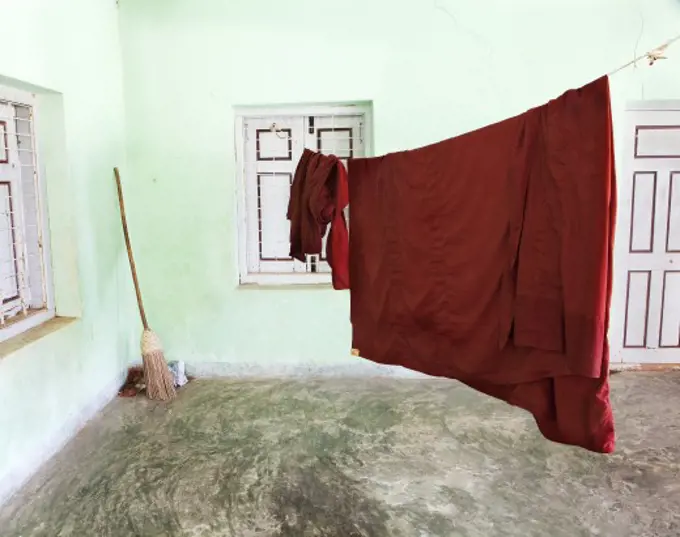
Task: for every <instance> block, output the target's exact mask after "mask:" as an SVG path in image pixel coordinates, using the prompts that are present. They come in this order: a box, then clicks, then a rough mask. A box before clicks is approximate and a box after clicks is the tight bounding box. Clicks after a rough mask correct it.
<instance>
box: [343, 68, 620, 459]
mask: <svg viewBox="0 0 680 537" xmlns="http://www.w3.org/2000/svg"><path fill="white" fill-rule="evenodd" d="M611 128H612V126H611V111H610V101H609V83H608V79H607V78H606V77H605V78H601V79H599V80H597V81H595V82H593V83H591V84H589V85H587V86H585V87H583V88H581V89H578V90H571V91H568V92H566V93H565V94H564V95H562V96H561V97H559V98H558V99H555V100H553V101H550V102H549V103H548V104H545V105H543V106H540V107H537V108H534V109H532V110H530V111H528V112H526V113H524V114H522V115H520V116H517V117H514V118H511V119H508V120H505V121H502V122H500V123H497V124H494V125H491V126H488V127H485V128H482V129H479V130H477V131H474V132H470V133H467V134H464V135H462V136H458V137H455V138H452V139H449V140H445V141H443V142H440V143H436V144H433V145H429V146H427V147H423V148H420V149H415V150H412V151H403V152H398V153H392V154H389V155H386V156H382V157H375V158H365V159H354V160H350V163H349V199H350V221H351V222H352V230H351V234H350V251H349V270H350V280H351V284H352V285H351V320H352V326H353V347H354V348H355V349H356V352H357V353H358V354H359V355H360V356H362V357H364V358H367V359H369V360H372V361H374V362H379V363H383V364H394V365H401V366H404V367H407V368H409V369H412V370H416V371H420V372H423V373H427V374H429V375H435V376H440V377H448V378H453V379H458V380H460V381H462V382H464V383H465V384H467V385H469V386H471V387H473V388H475V389H477V390H479V391H482V392H484V393H486V394H489V395H492V396H494V397H497V398H500V399H502V400H504V401H507V402H508V403H510V404H512V405H517V406H519V407H521V408H524V409H526V410H528V411H529V412H531V413H532V414H533V415H534V417H535V419H536V422H537V424H538V426H539V428H540V430H541V431H542V433H543V434H544V435H545V436H546V437H547V438H549V439H551V440H554V441H556V442H562V443H565V444H572V445H577V446H581V447H583V448H586V449H588V450H592V451H596V452H603V453H609V452H611V451H613V449H614V423H613V416H612V410H611V406H610V402H609V384H608V372H609V347H608V342H607V330H608V325H609V303H610V296H611V282H612V247H613V239H614V223H615V211H616V185H615V173H614V163H613V158H614V157H613V145H612V132H611Z"/></svg>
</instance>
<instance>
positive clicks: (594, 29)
mask: <svg viewBox="0 0 680 537" xmlns="http://www.w3.org/2000/svg"><path fill="white" fill-rule="evenodd" d="M436 5H437V2H434V1H423V0H403V1H399V2H394V1H390V0H372V1H369V2H366V1H365V0H361V1H360V0H347V1H345V2H342V3H340V4H339V3H337V2H335V3H332V2H319V1H318V0H288V1H286V2H281V1H278V0H268V1H265V0H231V1H226V0H121V32H122V43H123V51H124V52H123V58H124V80H125V103H126V111H127V143H128V146H127V147H128V158H129V170H128V171H129V173H130V174H131V176H132V177H133V185H132V188H131V189H130V196H131V200H130V211H131V213H132V215H133V216H132V219H133V224H134V235H135V240H136V244H137V246H138V250H139V259H138V262H139V265H140V270H141V276H142V280H143V283H144V285H146V296H147V300H148V302H149V310H150V315H151V319H152V321H153V323H154V324H155V326H156V328H157V330H158V331H159V332H160V333H161V335H162V337H163V340H164V342H165V344H166V346H167V349H168V354H169V355H170V356H172V357H178V358H179V357H181V358H183V359H185V360H187V362H189V363H198V362H220V361H221V362H230V363H238V364H244V365H250V366H259V367H265V368H266V367H268V366H272V365H276V366H281V365H286V364H296V363H297V364H299V363H306V364H308V363H316V364H325V365H331V364H341V363H348V362H349V360H351V358H350V356H349V350H350V333H351V331H350V325H349V299H348V295H347V294H345V293H340V292H334V291H332V290H330V289H306V290H292V289H278V290H272V289H262V290H251V289H248V290H244V289H239V288H238V270H237V260H236V256H237V250H236V228H235V222H236V214H235V165H234V160H235V159H234V126H233V107H234V106H237V105H254V104H275V103H305V102H314V103H316V102H330V101H354V100H372V101H373V103H374V133H375V137H374V138H375V150H376V153H377V154H380V153H384V152H388V151H392V150H398V149H403V148H409V147H415V146H418V145H422V144H427V143H430V142H434V141H437V140H440V139H443V138H447V137H450V136H453V135H456V134H459V133H463V132H465V131H468V130H471V129H474V128H477V127H480V126H483V125H485V124H488V123H491V122H495V121H498V120H501V119H504V118H506V117H508V116H511V115H514V114H517V113H520V112H522V111H524V110H526V109H527V108H529V107H532V106H535V105H538V104H541V103H543V102H545V101H546V100H548V99H550V98H552V97H555V96H557V95H559V94H560V93H561V92H563V91H565V90H566V89H568V88H571V87H577V86H580V85H582V84H585V83H587V82H588V81H590V80H592V79H594V78H597V77H599V76H600V75H602V74H604V73H607V72H608V71H610V70H612V69H614V68H616V67H618V66H620V65H622V64H624V63H625V62H627V61H629V60H630V59H632V57H633V54H634V52H635V49H636V43H637V51H638V52H639V53H641V52H644V51H645V50H649V49H650V48H653V47H655V46H657V45H659V44H661V43H663V42H664V41H665V40H666V39H668V38H669V37H671V36H672V35H675V34H676V33H678V31H679V30H678V29H679V28H680V4H679V3H678V2H677V1H673V0H644V1H642V0H637V1H632V0H628V1H623V0H598V1H592V0H588V1H586V0H580V1H574V0H562V1H552V2H545V1H544V0H522V1H515V2H507V1H506V0H486V1H485V2H454V1H453V0H439V2H438V5H440V6H445V7H446V8H447V9H448V10H449V11H450V13H451V15H452V16H450V15H448V14H447V13H445V12H444V11H442V10H441V9H437V8H436ZM638 41H639V42H638ZM669 56H670V59H668V60H664V61H662V62H660V63H659V64H657V65H656V66H654V68H652V69H648V68H646V65H645V64H644V62H642V63H641V64H640V66H639V68H638V69H632V68H629V69H628V70H627V71H625V72H622V73H620V74H618V75H616V77H615V78H614V79H613V81H612V91H613V106H614V109H615V113H616V118H615V121H616V122H617V125H616V134H617V139H620V131H621V129H620V124H621V121H620V117H621V111H622V110H623V108H624V106H625V103H626V101H627V100H637V99H642V98H645V99H673V98H675V99H677V98H680V76H679V75H678V73H680V44H678V45H676V47H675V48H673V49H671V50H670V51H669Z"/></svg>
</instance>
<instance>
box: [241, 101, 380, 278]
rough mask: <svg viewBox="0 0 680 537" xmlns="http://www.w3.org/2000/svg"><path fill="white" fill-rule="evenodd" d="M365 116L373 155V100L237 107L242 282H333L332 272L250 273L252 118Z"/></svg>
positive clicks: (368, 149)
mask: <svg viewBox="0 0 680 537" xmlns="http://www.w3.org/2000/svg"><path fill="white" fill-rule="evenodd" d="M357 115H360V116H363V118H364V154H365V156H372V155H373V145H372V142H373V116H372V106H371V104H370V103H356V104H351V103H349V104H347V103H343V104H326V105H295V106H262V107H251V106H245V107H236V108H235V118H234V119H235V121H234V127H235V138H234V140H235V144H234V145H235V152H236V200H237V207H236V214H237V224H236V232H237V237H236V240H237V244H238V274H239V283H240V285H261V286H281V285H286V286H288V285H295V286H296V285H302V286H310V285H330V284H331V281H332V274H331V273H328V272H317V273H313V272H311V273H310V272H307V273H303V272H299V273H292V272H281V273H264V272H249V270H248V263H247V256H248V228H247V204H246V180H247V178H246V171H245V167H246V163H245V161H244V155H245V151H246V140H245V137H244V126H245V124H246V123H247V121H248V119H256V118H262V117H268V116H271V117H279V118H280V117H289V116H294V117H299V116H335V117H341V116H357Z"/></svg>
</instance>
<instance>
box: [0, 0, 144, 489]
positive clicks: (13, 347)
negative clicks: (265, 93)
mask: <svg viewBox="0 0 680 537" xmlns="http://www.w3.org/2000/svg"><path fill="white" fill-rule="evenodd" d="M0 35H1V36H2V37H1V40H2V43H3V53H2V54H0V85H8V84H9V85H14V86H17V87H20V88H24V89H33V90H35V91H36V92H37V94H38V97H39V108H38V114H39V115H38V117H37V119H36V121H37V125H38V130H39V133H38V134H39V140H38V142H39V145H40V148H41V150H42V157H43V164H44V166H45V171H46V180H47V188H48V206H49V212H50V230H51V236H52V250H53V265H54V268H55V285H56V296H57V309H58V313H59V314H60V315H66V316H75V317H78V319H76V320H75V321H73V322H70V323H51V325H50V326H49V327H46V328H49V330H43V332H45V333H46V335H43V337H39V338H34V341H33V342H28V343H27V342H26V341H24V340H23V339H21V338H18V339H17V341H13V340H10V342H8V343H5V344H2V345H0V349H1V350H2V353H3V355H2V356H0V500H1V497H2V495H3V493H6V492H7V490H8V489H11V488H12V487H13V486H14V485H15V484H16V483H18V482H20V481H21V480H22V479H24V478H25V477H26V476H27V475H28V474H29V473H30V471H31V470H33V469H35V468H34V467H35V465H36V464H38V463H39V462H41V459H42V458H43V457H44V455H45V454H46V453H47V452H49V450H50V449H53V448H54V447H57V446H55V445H54V444H55V443H58V442H59V441H60V440H61V439H63V435H64V434H67V433H66V432H65V431H69V428H70V429H72V428H73V427H74V426H76V425H77V422H78V418H77V417H78V416H82V415H83V412H84V411H85V409H87V408H88V407H90V406H91V405H92V404H93V402H95V401H97V399H98V398H100V396H101V394H102V391H103V390H105V389H106V388H109V390H110V387H111V386H114V385H113V384H112V383H114V382H115V380H116V379H117V378H119V376H120V374H121V372H123V371H124V369H125V366H126V365H127V363H128V361H129V360H130V359H131V357H132V356H134V355H135V347H136V346H137V344H138V343H137V342H136V341H135V338H136V337H137V334H138V332H137V331H136V330H137V328H136V326H137V322H136V319H135V318H134V316H131V313H130V312H132V314H133V315H134V310H131V309H129V308H128V306H130V305H131V303H130V301H129V299H128V297H130V298H131V297H132V294H131V292H130V289H131V288H130V285H129V276H128V275H127V267H126V265H125V258H124V257H123V250H122V235H121V231H120V226H119V219H118V214H117V205H116V201H115V186H114V183H113V176H112V167H113V166H114V165H116V164H119V165H124V161H123V155H124V151H125V147H124V112H123V95H122V76H121V61H120V45H119V31H118V18H117V13H116V6H115V2H114V1H113V0H110V1H103V0H30V1H21V2H10V1H5V0H0ZM121 296H125V297H126V300H125V302H124V303H122V302H121V299H120V297H121ZM137 352H138V351H137ZM110 395H111V393H110V392H109V393H108V396H110Z"/></svg>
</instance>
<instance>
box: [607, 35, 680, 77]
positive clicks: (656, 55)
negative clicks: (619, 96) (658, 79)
mask: <svg viewBox="0 0 680 537" xmlns="http://www.w3.org/2000/svg"><path fill="white" fill-rule="evenodd" d="M676 41H680V34H679V35H676V36H675V37H673V38H672V39H669V40H668V41H666V42H665V43H664V44H663V45H661V46H658V47H656V48H655V49H652V50H650V51H649V52H645V53H644V54H642V55H641V56H638V57H637V58H635V59H633V60H631V61H629V62H628V63H626V64H625V65H622V66H621V67H619V68H618V69H614V70H613V71H612V72H611V73H609V76H612V75H615V74H616V73H618V72H619V71H623V70H624V69H625V68H626V67H630V66H631V65H635V64H636V63H637V62H639V61H640V60H645V59H646V60H647V61H649V65H654V62H656V61H657V60H665V59H666V56H664V55H663V54H664V52H666V49H667V48H668V47H669V46H670V45H672V44H673V43H675V42H676Z"/></svg>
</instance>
